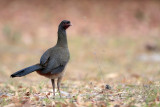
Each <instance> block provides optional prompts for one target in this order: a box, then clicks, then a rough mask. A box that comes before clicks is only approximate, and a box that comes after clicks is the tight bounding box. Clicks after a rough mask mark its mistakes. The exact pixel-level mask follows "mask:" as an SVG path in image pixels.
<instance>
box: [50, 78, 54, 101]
mask: <svg viewBox="0 0 160 107" xmlns="http://www.w3.org/2000/svg"><path fill="white" fill-rule="evenodd" d="M51 82H52V87H53V98H54V97H55V82H54V79H51Z"/></svg>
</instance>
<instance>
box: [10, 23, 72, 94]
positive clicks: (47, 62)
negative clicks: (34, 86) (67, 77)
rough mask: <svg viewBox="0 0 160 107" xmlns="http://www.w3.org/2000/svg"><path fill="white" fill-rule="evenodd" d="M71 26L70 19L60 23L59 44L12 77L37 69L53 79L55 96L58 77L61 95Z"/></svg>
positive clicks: (68, 56) (67, 59) (39, 72)
mask: <svg viewBox="0 0 160 107" xmlns="http://www.w3.org/2000/svg"><path fill="white" fill-rule="evenodd" d="M69 26H71V23H70V21H68V20H63V21H62V22H61V23H60V24H59V27H58V40H57V44H56V45H55V46H54V47H52V48H49V49H48V50H47V51H46V52H45V53H44V54H43V55H42V56H41V59H40V63H38V64H35V65H32V66H30V67H27V68H24V69H22V70H19V71H17V72H15V73H13V74H12V75H11V77H12V78H14V77H21V76H25V75H27V74H29V73H31V72H34V71H36V72H37V73H38V74H40V75H42V76H45V77H47V78H49V79H51V82H52V87H53V97H54V96H55V79H57V78H58V79H57V88H58V92H59V95H60V97H61V93H60V83H61V80H62V77H63V75H64V69H65V67H66V65H67V63H68V61H69V58H70V54H69V50H68V43H67V35H66V29H67V28H68V27H69Z"/></svg>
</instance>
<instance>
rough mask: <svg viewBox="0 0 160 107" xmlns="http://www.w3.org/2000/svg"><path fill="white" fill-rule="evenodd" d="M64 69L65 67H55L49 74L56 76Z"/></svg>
mask: <svg viewBox="0 0 160 107" xmlns="http://www.w3.org/2000/svg"><path fill="white" fill-rule="evenodd" d="M64 68H65V65H60V66H58V67H56V68H55V69H53V71H52V72H51V74H58V73H60V72H62V71H63V70H64Z"/></svg>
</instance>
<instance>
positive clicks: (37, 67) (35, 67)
mask: <svg viewBox="0 0 160 107" xmlns="http://www.w3.org/2000/svg"><path fill="white" fill-rule="evenodd" d="M41 69H42V66H41V65H40V64H35V65H32V66H30V67H27V68H24V69H22V70H19V71H17V72H15V73H13V74H12V75H11V77H12V78H14V77H21V76H25V75H27V74H29V73H31V72H33V71H36V70H41Z"/></svg>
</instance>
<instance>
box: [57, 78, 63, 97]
mask: <svg viewBox="0 0 160 107" xmlns="http://www.w3.org/2000/svg"><path fill="white" fill-rule="evenodd" d="M61 80H62V77H59V78H58V80H57V88H58V92H59V96H60V98H61V91H60V85H61Z"/></svg>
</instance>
